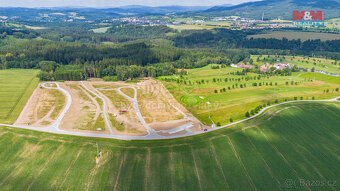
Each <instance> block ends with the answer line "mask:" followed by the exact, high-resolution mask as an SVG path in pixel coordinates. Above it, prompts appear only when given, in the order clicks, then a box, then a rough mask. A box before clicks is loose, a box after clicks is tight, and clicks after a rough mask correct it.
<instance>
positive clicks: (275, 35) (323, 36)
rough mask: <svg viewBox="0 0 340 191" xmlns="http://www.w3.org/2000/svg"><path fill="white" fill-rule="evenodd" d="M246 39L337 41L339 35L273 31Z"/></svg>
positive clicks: (339, 37)
mask: <svg viewBox="0 0 340 191" xmlns="http://www.w3.org/2000/svg"><path fill="white" fill-rule="evenodd" d="M248 38H276V39H282V38H287V39H288V40H293V39H301V41H306V40H315V39H320V40H321V41H326V40H339V39H340V34H331V33H317V32H293V31H274V32H268V33H266V34H257V35H249V36H248Z"/></svg>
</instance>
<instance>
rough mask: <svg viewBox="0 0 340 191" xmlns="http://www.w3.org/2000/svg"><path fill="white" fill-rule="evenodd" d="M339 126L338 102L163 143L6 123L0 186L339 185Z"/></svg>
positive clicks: (281, 111) (279, 111)
mask: <svg viewBox="0 0 340 191" xmlns="http://www.w3.org/2000/svg"><path fill="white" fill-rule="evenodd" d="M338 124H340V104H339V103H295V104H287V105H282V106H278V107H276V108H272V109H270V110H268V111H267V112H266V113H265V114H263V115H262V116H260V117H258V118H256V119H253V120H250V121H248V122H245V123H242V124H239V125H237V126H234V127H231V128H227V129H222V130H218V131H215V132H210V133H208V134H204V135H199V136H194V137H187V138H181V139H175V140H166V141H117V140H105V139H93V138H81V137H73V136H61V135H52V134H46V133H39V132H33V131H27V130H19V129H11V128H6V127H1V128H0V140H1V141H0V153H1V154H0V165H1V170H0V190H155V191H158V190H254V189H255V188H256V189H257V190H337V189H339V181H340V176H339V172H340V166H339V162H340V158H339V157H340V150H339V144H340V140H339V136H340V131H339V125H338ZM96 142H98V144H99V149H100V151H101V152H102V157H101V159H100V160H99V163H98V164H96V160H95V157H96ZM312 181H317V182H324V183H326V184H325V185H320V184H318V185H310V184H309V185H308V182H309V183H311V182H312Z"/></svg>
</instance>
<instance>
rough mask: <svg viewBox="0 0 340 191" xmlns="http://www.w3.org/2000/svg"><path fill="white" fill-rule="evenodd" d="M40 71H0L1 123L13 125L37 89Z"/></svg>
mask: <svg viewBox="0 0 340 191" xmlns="http://www.w3.org/2000/svg"><path fill="white" fill-rule="evenodd" d="M38 73H39V70H22V69H11V70H0V123H13V122H14V121H15V120H16V119H17V118H18V116H19V114H20V112H21V111H22V109H23V108H24V106H25V104H26V102H27V100H28V99H29V98H30V96H31V94H32V92H33V91H34V89H35V88H36V87H37V85H38V82H39V79H38V78H37V75H38Z"/></svg>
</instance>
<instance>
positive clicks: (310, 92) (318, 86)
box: [159, 65, 340, 125]
mask: <svg viewBox="0 0 340 191" xmlns="http://www.w3.org/2000/svg"><path fill="white" fill-rule="evenodd" d="M241 70H242V69H240V68H230V67H227V68H220V69H211V66H210V65H209V66H206V67H203V68H198V69H192V70H188V75H186V76H183V78H182V79H181V78H180V77H179V76H168V77H159V79H160V80H161V81H162V83H163V84H164V85H165V87H166V88H167V89H168V90H169V91H170V92H171V93H172V94H173V95H174V97H175V98H176V99H177V100H178V101H179V102H180V103H181V104H183V105H184V106H185V107H186V108H187V109H188V110H189V111H190V112H192V113H193V114H194V115H195V116H196V117H197V118H198V119H199V120H201V121H202V122H204V123H205V124H209V125H210V124H212V122H211V120H210V119H209V107H210V109H211V119H212V120H213V121H214V123H215V124H217V123H218V122H219V123H220V124H221V125H223V124H228V123H230V118H231V119H233V121H237V120H240V119H243V118H245V113H246V112H250V111H251V110H253V109H255V108H256V107H257V106H259V105H263V104H266V105H268V102H270V104H274V103H275V102H276V100H278V102H284V101H290V100H293V99H295V97H296V98H298V99H301V97H303V99H304V100H306V99H309V100H311V99H312V98H313V97H314V99H330V98H332V97H336V96H339V95H340V91H334V90H335V89H336V88H340V78H339V77H332V76H326V75H321V74H316V73H304V72H297V73H293V75H292V76H270V77H268V78H267V77H261V79H256V80H254V79H252V80H246V78H247V77H252V78H254V77H256V76H258V74H254V73H248V74H247V76H242V75H232V74H228V73H231V72H236V71H241ZM314 77H315V81H314ZM166 78H167V79H172V80H183V81H186V84H184V83H183V81H182V83H177V82H176V81H165V79H166ZM214 78H215V79H216V80H218V79H219V80H220V81H216V82H213V79H214ZM225 78H228V82H225ZM238 79H240V81H238ZM201 80H205V83H201V84H198V83H196V82H197V81H201ZM207 80H208V81H209V82H208V83H207V82H206V81H207ZM231 80H232V81H231ZM311 80H312V82H311ZM189 81H190V82H191V84H190V83H189ZM194 82H195V84H193V83H194ZM286 82H288V83H289V85H286ZM292 82H293V83H294V85H291V83H292ZM253 83H258V84H259V83H261V84H262V85H261V86H257V87H254V86H253ZM270 83H272V85H270ZM276 83H277V85H275V84H276ZM295 83H297V85H295ZM244 84H246V88H245V87H244ZM241 85H242V86H243V88H241ZM223 88H225V89H226V91H224V92H220V91H221V90H222V89H223ZM229 88H230V90H229ZM215 90H217V93H215ZM326 90H329V92H328V93H325V92H324V91H326ZM274 91H275V94H274ZM207 102H209V103H210V104H209V105H208V104H207Z"/></svg>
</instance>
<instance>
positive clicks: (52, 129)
mask: <svg viewBox="0 0 340 191" xmlns="http://www.w3.org/2000/svg"><path fill="white" fill-rule="evenodd" d="M48 83H54V84H56V86H57V87H48V86H46V84H47V83H44V84H42V87H44V88H47V89H57V90H60V91H61V92H63V93H64V94H65V96H66V98H67V102H66V106H65V107H64V109H63V110H62V111H61V113H60V115H59V116H58V118H57V120H56V121H55V122H54V123H53V124H51V125H49V126H46V127H33V126H25V125H10V124H1V123H0V126H6V127H14V128H20V129H28V130H34V131H40V132H47V133H54V134H63V135H74V136H82V137H96V138H108V139H120V140H158V139H174V138H180V137H187V136H192V135H199V134H203V133H207V132H210V131H215V130H218V129H222V128H226V127H230V126H233V125H236V124H239V123H242V122H245V121H248V120H250V119H253V118H255V117H257V116H259V115H261V114H262V113H264V112H265V111H266V110H268V109H270V108H273V107H276V106H278V105H283V104H287V103H295V102H339V103H340V101H339V100H338V99H340V96H339V97H336V98H333V99H329V100H296V101H287V102H283V103H279V104H275V105H271V106H269V107H266V108H263V109H262V110H261V111H260V112H259V113H257V114H256V115H253V116H251V117H248V118H246V119H243V120H240V121H237V122H234V123H230V124H228V125H224V126H221V127H216V128H214V129H210V130H209V131H207V132H204V131H200V132H193V131H187V133H186V134H182V135H172V136H161V135H158V134H157V133H156V132H155V131H154V130H153V129H151V128H150V127H149V126H148V125H147V123H146V122H145V120H144V118H143V117H142V115H141V113H140V111H139V108H138V101H137V90H136V89H135V88H134V87H129V88H133V89H134V90H135V96H134V98H131V97H129V96H127V95H125V94H124V93H123V92H121V91H120V89H121V88H118V92H119V93H121V94H122V95H123V96H124V97H126V98H127V99H129V100H130V101H132V102H133V106H134V109H135V111H136V114H137V116H138V118H139V120H140V121H141V122H142V124H143V125H144V126H145V128H147V130H148V135H146V136H125V135H115V134H113V132H112V129H111V125H110V123H109V120H108V118H107V114H106V110H107V108H106V107H107V103H106V101H105V99H104V98H102V97H101V96H99V95H98V94H97V93H95V92H93V91H91V90H89V89H88V88H87V87H86V86H85V85H84V83H83V82H81V83H82V85H83V86H84V88H85V89H87V90H88V91H90V92H91V93H93V94H94V95H96V96H97V97H99V98H100V99H101V100H102V101H103V103H104V106H103V107H104V108H103V110H104V116H105V122H106V123H107V125H108V127H109V130H110V134H98V133H85V132H74V131H66V130H62V129H60V128H59V126H60V123H61V121H62V119H63V118H64V116H65V114H66V113H67V111H68V110H69V108H70V106H71V103H72V97H71V95H70V93H69V92H68V91H66V90H65V89H63V88H61V87H60V86H59V84H58V83H57V82H48Z"/></svg>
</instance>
